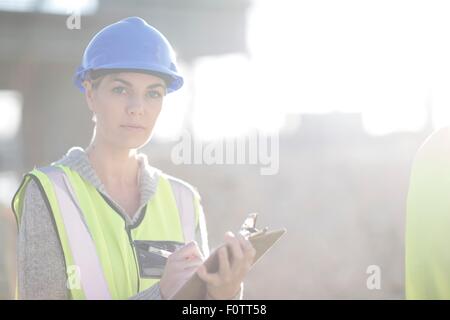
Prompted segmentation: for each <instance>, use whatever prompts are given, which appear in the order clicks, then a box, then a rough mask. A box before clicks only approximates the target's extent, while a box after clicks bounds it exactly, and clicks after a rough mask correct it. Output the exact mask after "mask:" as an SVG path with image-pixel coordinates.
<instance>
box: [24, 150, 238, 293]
mask: <svg viewBox="0 0 450 320" xmlns="http://www.w3.org/2000/svg"><path fill="white" fill-rule="evenodd" d="M138 161H139V172H138V181H139V190H140V208H139V209H138V210H137V212H136V213H135V214H134V215H133V218H132V219H131V218H130V216H129V215H128V214H126V213H125V210H123V209H122V208H121V207H120V205H119V204H117V203H116V202H115V201H114V199H112V198H111V197H110V196H109V195H108V193H107V192H106V189H105V186H104V185H103V183H102V182H101V181H100V179H99V177H98V176H97V174H96V172H95V171H94V169H93V167H92V166H91V164H90V162H89V158H88V157H87V154H86V153H85V152H84V150H83V149H82V148H80V147H73V148H71V149H70V150H69V151H68V152H67V154H66V155H65V156H63V157H62V158H61V159H60V160H58V161H56V162H54V163H52V164H63V165H65V166H68V167H69V168H71V169H72V170H74V171H76V172H78V173H79V174H80V176H81V177H83V178H84V179H85V180H86V181H88V182H89V183H91V184H92V185H93V186H94V187H95V188H96V189H97V190H98V191H99V192H101V193H102V194H103V195H104V196H105V197H107V198H108V199H109V200H110V201H111V202H113V203H114V204H115V205H116V207H117V208H118V209H119V210H120V214H121V215H122V216H123V217H124V219H125V221H126V223H127V224H133V223H134V222H135V221H137V220H138V219H139V216H140V215H141V213H142V210H140V209H141V208H142V206H143V205H145V204H146V203H148V201H149V200H150V199H151V198H152V196H153V195H154V194H155V191H156V187H157V184H158V178H159V176H160V175H161V174H162V172H161V171H160V170H158V169H156V168H154V167H152V166H150V165H149V164H148V160H147V157H146V156H145V155H144V154H139V155H138ZM165 176H166V177H167V178H169V179H173V180H172V181H176V183H181V184H182V185H183V186H184V187H187V188H188V187H189V188H191V187H190V186H189V185H188V184H187V183H186V182H184V181H182V180H179V179H176V178H173V177H171V176H169V175H165ZM200 209H201V206H200ZM195 240H196V241H197V243H198V244H199V247H200V248H201V251H202V253H203V254H204V256H208V255H209V248H208V236H207V231H206V223H205V217H204V214H203V210H200V215H199V225H198V227H197V229H196V234H195ZM17 250H18V289H19V299H68V289H67V286H66V283H67V274H66V270H65V267H64V255H63V251H62V248H61V244H60V243H59V241H58V235H57V231H56V229H55V227H54V225H53V223H52V219H51V213H50V212H49V211H48V209H47V207H46V205H45V202H44V198H43V196H42V194H41V193H40V190H39V188H38V186H37V185H36V183H35V182H34V181H33V180H31V181H30V182H29V184H28V185H27V187H26V190H25V199H24V206H23V213H22V220H21V224H20V227H19V237H18V246H17ZM242 293H243V286H242V285H241V290H240V292H239V293H238V295H237V296H236V297H235V298H234V299H242ZM131 299H153V300H157V299H161V295H160V290H159V282H158V283H157V284H155V285H154V286H152V287H150V288H148V289H147V290H145V291H143V292H140V293H138V294H137V295H135V296H133V297H131Z"/></svg>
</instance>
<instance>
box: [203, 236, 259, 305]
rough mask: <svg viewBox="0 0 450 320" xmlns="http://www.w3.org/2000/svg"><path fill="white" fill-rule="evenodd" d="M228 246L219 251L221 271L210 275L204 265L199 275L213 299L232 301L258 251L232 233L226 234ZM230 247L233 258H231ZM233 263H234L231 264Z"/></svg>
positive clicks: (242, 238) (248, 242)
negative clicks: (228, 248)
mask: <svg viewBox="0 0 450 320" xmlns="http://www.w3.org/2000/svg"><path fill="white" fill-rule="evenodd" d="M225 243H226V246H224V247H222V248H220V249H219V252H218V254H219V271H218V272H216V273H208V272H207V271H206V268H205V266H204V265H202V266H201V267H200V268H198V271H197V275H198V276H199V277H200V279H202V280H203V281H205V282H206V285H207V289H208V295H209V296H210V297H211V298H213V299H219V300H227V299H232V298H233V297H234V296H236V294H237V293H238V292H239V290H240V287H241V283H242V281H243V280H244V277H245V275H246V274H247V273H248V271H249V270H250V268H251V266H252V263H253V260H254V259H255V255H256V250H255V249H254V248H253V246H252V244H251V243H250V241H248V240H247V239H245V238H244V237H243V236H242V235H240V234H238V235H237V237H236V236H235V235H234V234H233V233H232V232H227V233H225ZM227 247H230V249H231V253H232V257H229V255H228V250H227ZM230 261H232V262H230Z"/></svg>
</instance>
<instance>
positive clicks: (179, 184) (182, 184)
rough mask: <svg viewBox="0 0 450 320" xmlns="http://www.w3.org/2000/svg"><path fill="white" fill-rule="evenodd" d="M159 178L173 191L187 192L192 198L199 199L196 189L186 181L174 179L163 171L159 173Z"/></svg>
mask: <svg viewBox="0 0 450 320" xmlns="http://www.w3.org/2000/svg"><path fill="white" fill-rule="evenodd" d="M160 176H162V177H163V178H164V179H166V180H167V181H168V182H169V183H170V184H171V186H172V188H173V189H176V190H181V192H187V193H189V194H191V195H192V196H194V197H196V198H198V199H200V193H199V191H198V189H197V188H196V187H195V186H193V185H192V184H190V183H189V182H187V181H186V180H183V179H181V178H178V177H175V176H173V175H170V174H168V173H165V172H163V171H160Z"/></svg>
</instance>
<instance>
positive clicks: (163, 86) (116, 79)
mask: <svg viewBox="0 0 450 320" xmlns="http://www.w3.org/2000/svg"><path fill="white" fill-rule="evenodd" d="M112 81H118V82H122V83H123V84H125V85H127V86H129V87H132V86H133V85H132V83H131V82H129V81H127V80H124V79H121V78H113V79H112ZM156 87H161V88H163V89H164V90H165V89H166V86H165V85H163V84H161V83H154V84H150V85H148V86H147V89H153V88H156Z"/></svg>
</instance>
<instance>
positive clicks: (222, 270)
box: [219, 246, 231, 282]
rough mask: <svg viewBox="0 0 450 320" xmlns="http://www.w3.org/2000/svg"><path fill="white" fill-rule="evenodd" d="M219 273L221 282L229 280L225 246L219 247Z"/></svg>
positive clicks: (228, 265)
mask: <svg viewBox="0 0 450 320" xmlns="http://www.w3.org/2000/svg"><path fill="white" fill-rule="evenodd" d="M219 275H220V278H221V279H222V281H223V282H230V281H231V267H230V260H229V258H228V249H227V247H226V246H224V247H222V248H220V249H219Z"/></svg>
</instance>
